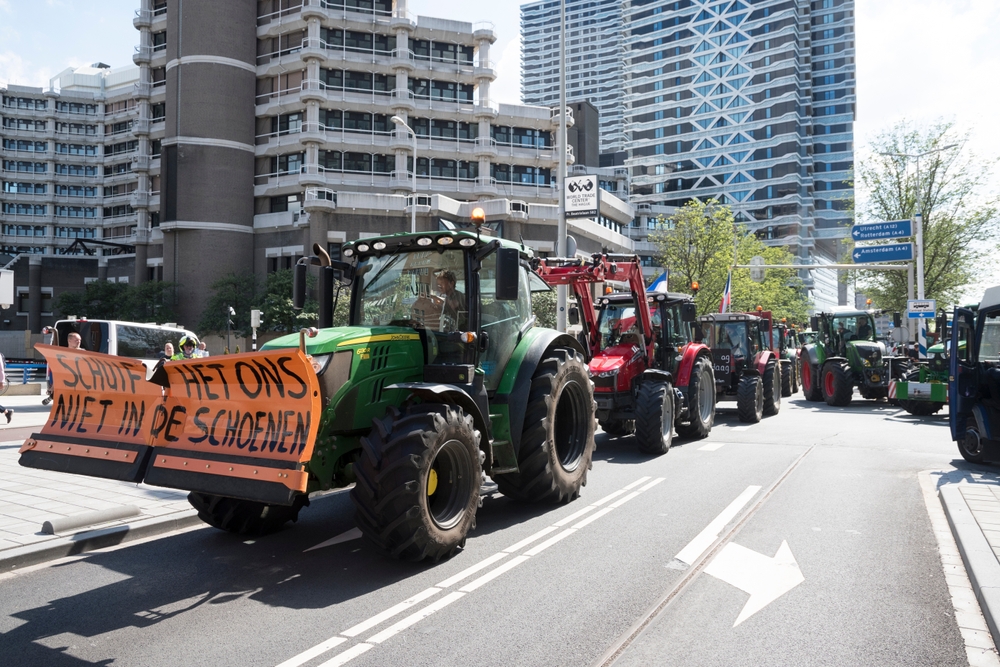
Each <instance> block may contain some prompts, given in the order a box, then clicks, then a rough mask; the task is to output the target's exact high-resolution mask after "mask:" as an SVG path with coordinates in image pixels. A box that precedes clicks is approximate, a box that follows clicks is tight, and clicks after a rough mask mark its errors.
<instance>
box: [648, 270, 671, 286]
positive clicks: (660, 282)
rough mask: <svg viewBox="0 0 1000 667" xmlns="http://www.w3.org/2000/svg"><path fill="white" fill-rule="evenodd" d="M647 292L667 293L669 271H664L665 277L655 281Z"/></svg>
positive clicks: (662, 276)
mask: <svg viewBox="0 0 1000 667" xmlns="http://www.w3.org/2000/svg"><path fill="white" fill-rule="evenodd" d="M646 291H647V292H666V291H667V271H666V269H664V270H663V275H661V276H660V277H659V278H657V279H656V280H654V281H653V282H651V283H650V284H649V287H647V288H646Z"/></svg>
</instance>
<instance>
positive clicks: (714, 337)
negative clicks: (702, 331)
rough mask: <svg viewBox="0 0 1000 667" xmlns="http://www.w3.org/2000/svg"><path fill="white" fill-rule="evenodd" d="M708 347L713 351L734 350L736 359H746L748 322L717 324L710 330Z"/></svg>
mask: <svg viewBox="0 0 1000 667" xmlns="http://www.w3.org/2000/svg"><path fill="white" fill-rule="evenodd" d="M708 346H709V347H710V348H712V349H713V350H732V351H733V356H734V357H746V356H747V324H746V322H716V323H715V324H713V325H712V327H711V328H710V329H709V330H708Z"/></svg>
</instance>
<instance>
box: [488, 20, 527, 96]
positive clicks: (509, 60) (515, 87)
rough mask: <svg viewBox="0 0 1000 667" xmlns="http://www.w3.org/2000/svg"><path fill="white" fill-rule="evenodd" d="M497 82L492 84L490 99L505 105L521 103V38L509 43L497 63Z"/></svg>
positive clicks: (518, 37)
mask: <svg viewBox="0 0 1000 667" xmlns="http://www.w3.org/2000/svg"><path fill="white" fill-rule="evenodd" d="M495 67H496V72H497V78H496V81H494V82H493V83H492V84H490V97H491V98H493V99H494V100H496V101H497V102H503V103H504V104H520V103H521V37H520V35H518V36H517V37H515V38H514V39H512V40H510V41H509V42H507V45H506V46H505V47H504V49H503V51H502V52H501V54H500V59H499V61H498V62H497V61H495Z"/></svg>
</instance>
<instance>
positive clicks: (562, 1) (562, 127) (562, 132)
mask: <svg viewBox="0 0 1000 667" xmlns="http://www.w3.org/2000/svg"><path fill="white" fill-rule="evenodd" d="M558 143H559V175H558V177H559V219H558V220H557V221H556V223H557V226H556V254H557V255H559V256H560V257H565V256H566V0H559V142H558ZM567 296H568V290H567V286H566V285H558V286H557V287H556V329H557V330H559V331H566V300H567Z"/></svg>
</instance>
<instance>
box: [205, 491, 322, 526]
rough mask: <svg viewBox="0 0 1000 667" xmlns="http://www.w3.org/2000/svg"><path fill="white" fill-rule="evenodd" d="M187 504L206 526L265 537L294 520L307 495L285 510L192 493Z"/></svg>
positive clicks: (303, 505) (304, 503) (282, 507)
mask: <svg viewBox="0 0 1000 667" xmlns="http://www.w3.org/2000/svg"><path fill="white" fill-rule="evenodd" d="M188 502H189V503H191V506H192V507H194V508H195V509H196V510H198V518H199V519H201V520H202V521H204V522H205V523H207V524H208V525H210V526H214V527H216V528H218V529H220V530H225V531H228V532H230V533H236V534H237V535H267V534H268V533H273V532H275V531H277V530H280V529H281V528H282V527H283V526H284V525H285V524H286V523H288V522H289V521H298V518H299V510H300V509H302V508H303V507H305V506H306V505H308V504H309V496H307V495H305V494H302V495H300V496H296V497H295V504H293V505H292V506H290V507H288V506H285V505H265V504H264V503H260V502H256V501H253V500H240V499H239V498H227V497H225V496H214V495H212V494H210V493H198V492H197V491H192V492H191V493H189V494H188Z"/></svg>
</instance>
